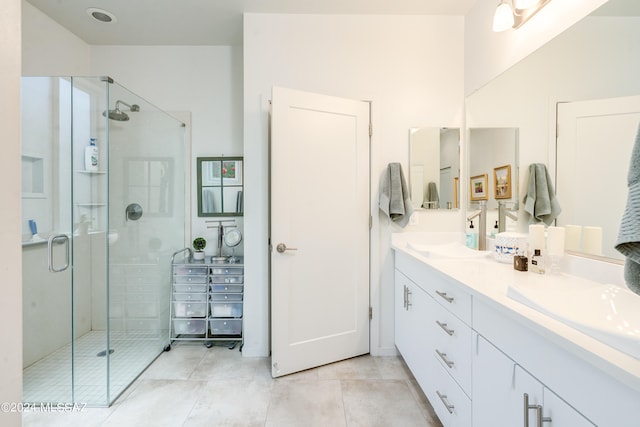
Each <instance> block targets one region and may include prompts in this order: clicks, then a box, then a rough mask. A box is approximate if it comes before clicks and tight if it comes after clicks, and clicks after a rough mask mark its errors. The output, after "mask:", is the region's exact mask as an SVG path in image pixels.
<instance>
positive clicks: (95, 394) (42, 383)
mask: <svg viewBox="0 0 640 427" xmlns="http://www.w3.org/2000/svg"><path fill="white" fill-rule="evenodd" d="M106 343H107V337H106V332H104V331H92V332H89V333H87V334H85V335H83V336H82V337H80V338H79V339H78V340H77V341H76V343H75V348H74V352H75V366H74V370H75V372H74V377H75V401H76V402H87V403H89V404H91V405H93V406H98V405H105V404H106V403H107V383H106V378H107V358H106V357H98V356H97V354H98V353H99V352H101V351H104V350H105V348H106ZM165 343H166V336H162V337H160V336H158V334H152V335H150V334H143V333H124V332H122V333H120V332H112V334H111V343H110V346H111V348H112V349H113V350H114V352H113V353H112V354H111V355H110V356H109V358H110V363H111V367H110V369H109V375H110V377H111V378H110V380H111V381H110V396H111V399H112V400H113V398H114V397H116V396H118V395H119V394H120V393H122V392H123V391H124V389H125V388H126V387H127V385H128V384H130V383H131V382H132V381H133V380H134V379H135V378H136V377H137V376H138V374H139V373H140V372H141V371H143V370H144V369H145V367H146V366H147V365H149V363H151V362H152V361H153V360H154V359H155V358H156V356H157V355H158V353H160V352H162V348H163V347H164V345H165ZM23 400H24V401H25V402H51V401H54V402H71V401H72V397H71V344H69V345H67V346H65V347H63V348H61V349H60V350H58V351H56V352H54V353H52V354H51V355H49V356H47V357H45V358H44V359H42V360H40V361H38V362H36V363H34V364H33V365H31V366H29V367H28V368H26V369H25V370H24V373H23Z"/></svg>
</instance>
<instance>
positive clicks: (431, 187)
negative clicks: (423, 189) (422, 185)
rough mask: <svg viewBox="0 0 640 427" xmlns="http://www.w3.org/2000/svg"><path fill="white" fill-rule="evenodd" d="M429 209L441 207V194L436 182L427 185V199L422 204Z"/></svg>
mask: <svg viewBox="0 0 640 427" xmlns="http://www.w3.org/2000/svg"><path fill="white" fill-rule="evenodd" d="M422 206H423V207H425V208H427V209H438V208H439V207H440V196H438V187H437V186H436V183H435V182H430V183H429V184H428V185H427V201H426V202H424V203H423V204H422Z"/></svg>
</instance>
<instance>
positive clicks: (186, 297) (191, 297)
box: [173, 292, 207, 302]
mask: <svg viewBox="0 0 640 427" xmlns="http://www.w3.org/2000/svg"><path fill="white" fill-rule="evenodd" d="M173 300H174V301H192V302H207V293H206V292H200V293H198V292H190V293H178V292H175V293H174V294H173Z"/></svg>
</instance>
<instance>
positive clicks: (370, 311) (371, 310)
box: [369, 307, 373, 320]
mask: <svg viewBox="0 0 640 427" xmlns="http://www.w3.org/2000/svg"><path fill="white" fill-rule="evenodd" d="M371 319H373V307H369V320H371Z"/></svg>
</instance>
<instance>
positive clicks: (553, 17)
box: [464, 0, 607, 95]
mask: <svg viewBox="0 0 640 427" xmlns="http://www.w3.org/2000/svg"><path fill="white" fill-rule="evenodd" d="M606 2H607V0H556V1H553V2H550V3H548V4H547V5H546V6H545V7H544V8H543V9H542V10H541V11H539V12H538V13H537V14H536V15H535V16H534V17H532V18H531V19H530V20H529V21H528V22H526V23H525V24H524V25H523V26H522V27H520V28H518V29H517V30H508V31H505V32H502V33H494V32H493V28H492V27H493V14H494V12H495V10H496V6H497V4H498V2H496V1H495V0H477V1H476V3H475V4H474V6H473V7H472V8H471V10H470V11H469V13H467V15H466V17H465V30H464V31H465V36H464V46H465V48H464V50H465V76H464V80H465V94H466V95H469V94H471V93H472V92H473V91H475V90H477V89H478V88H480V87H481V86H482V85H484V84H485V83H487V82H489V81H490V80H491V79H493V78H494V77H496V76H498V75H499V74H500V73H502V72H503V71H505V70H507V69H508V68H509V67H511V66H512V65H514V64H515V63H517V62H518V61H520V60H521V59H523V58H524V57H526V56H527V55H529V54H530V53H531V52H533V51H534V50H536V49H537V48H539V47H540V46H542V45H544V44H545V43H546V42H548V41H549V40H551V39H552V38H554V37H555V36H556V35H558V34H560V33H561V32H562V31H564V30H565V29H567V28H569V27H570V26H571V25H573V24H575V23H576V22H578V21H579V20H580V19H582V18H583V17H585V16H587V15H588V14H589V13H591V12H592V11H594V10H595V9H597V8H598V7H599V6H601V5H603V4H604V3H606Z"/></svg>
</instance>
